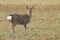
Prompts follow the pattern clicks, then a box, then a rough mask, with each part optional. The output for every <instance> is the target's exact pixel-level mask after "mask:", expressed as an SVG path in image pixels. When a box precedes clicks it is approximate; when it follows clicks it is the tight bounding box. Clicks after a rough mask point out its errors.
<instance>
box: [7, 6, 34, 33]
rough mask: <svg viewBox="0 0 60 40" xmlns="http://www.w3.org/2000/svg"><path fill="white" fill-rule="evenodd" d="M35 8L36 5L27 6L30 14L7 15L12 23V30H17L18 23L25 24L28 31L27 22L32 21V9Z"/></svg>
mask: <svg viewBox="0 0 60 40" xmlns="http://www.w3.org/2000/svg"><path fill="white" fill-rule="evenodd" d="M33 8H34V5H33V6H32V7H28V6H26V9H27V10H28V12H29V14H24V15H22V14H17V13H16V14H10V15H8V16H7V20H8V21H9V22H10V23H11V24H12V32H13V33H14V32H15V27H16V25H17V24H19V25H23V26H24V29H25V31H26V27H27V24H28V23H29V22H30V19H31V17H32V10H33Z"/></svg>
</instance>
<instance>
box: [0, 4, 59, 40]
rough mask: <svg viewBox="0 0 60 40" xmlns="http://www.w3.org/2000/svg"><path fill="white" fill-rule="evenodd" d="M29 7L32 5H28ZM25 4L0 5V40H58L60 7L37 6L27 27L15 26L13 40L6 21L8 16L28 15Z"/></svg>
mask: <svg viewBox="0 0 60 40" xmlns="http://www.w3.org/2000/svg"><path fill="white" fill-rule="evenodd" d="M28 6H29V7H31V6H32V5H31V4H30V5H28ZM25 7H26V4H20V5H16V4H6V5H5V4H0V40H60V5H37V4H35V7H34V9H33V12H32V18H31V21H30V23H29V24H28V25H27V31H26V35H25V31H24V27H23V25H17V26H16V32H15V36H16V37H14V38H13V36H12V35H13V34H12V28H11V24H10V23H9V22H8V21H7V20H6V17H7V16H8V15H9V14H13V13H22V14H28V12H27V9H26V8H25Z"/></svg>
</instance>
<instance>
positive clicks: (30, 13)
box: [29, 10, 32, 18]
mask: <svg viewBox="0 0 60 40" xmlns="http://www.w3.org/2000/svg"><path fill="white" fill-rule="evenodd" d="M29 16H30V18H31V17H32V10H30V11H29Z"/></svg>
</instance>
